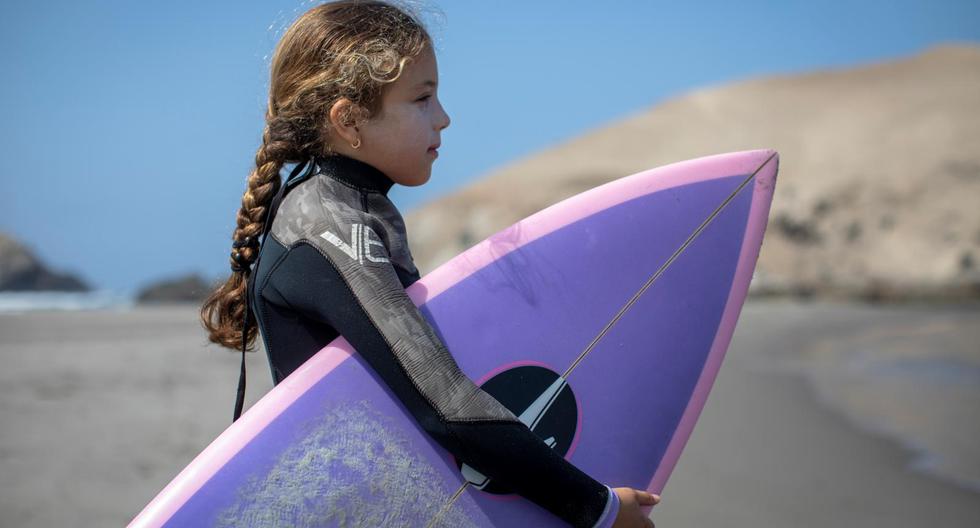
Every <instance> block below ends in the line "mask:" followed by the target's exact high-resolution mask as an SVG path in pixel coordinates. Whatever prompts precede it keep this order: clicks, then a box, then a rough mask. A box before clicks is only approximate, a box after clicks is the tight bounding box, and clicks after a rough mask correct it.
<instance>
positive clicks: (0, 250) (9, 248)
mask: <svg viewBox="0 0 980 528" xmlns="http://www.w3.org/2000/svg"><path fill="white" fill-rule="evenodd" d="M0 291H17V292H26V291H70V292H85V291H89V286H88V285H87V284H86V283H85V282H84V281H83V280H82V279H80V278H78V277H77V276H75V275H72V274H70V273H57V272H54V271H51V270H49V269H48V268H47V267H46V266H45V265H44V264H42V263H41V261H40V259H38V258H37V256H35V255H34V252H33V251H31V250H30V249H28V248H27V246H25V245H24V244H22V243H21V242H18V241H17V240H15V239H14V238H13V237H11V236H10V235H6V234H4V233H0Z"/></svg>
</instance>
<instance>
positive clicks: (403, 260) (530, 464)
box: [249, 155, 619, 527]
mask: <svg viewBox="0 0 980 528" xmlns="http://www.w3.org/2000/svg"><path fill="white" fill-rule="evenodd" d="M311 161H312V163H310V164H309V169H308V170H307V171H306V172H305V173H304V174H303V175H302V176H299V177H295V178H291V179H290V181H288V182H287V183H286V184H284V186H283V190H282V192H281V195H282V197H281V202H279V203H278V207H277V208H275V209H274V211H273V214H274V219H273V221H272V225H271V227H267V235H266V236H265V239H264V240H263V241H262V248H261V253H260V258H259V260H258V263H257V265H256V268H255V270H254V272H253V276H252V277H251V279H250V286H249V287H250V292H249V293H250V295H249V298H250V304H251V307H250V309H251V310H252V312H253V313H254V314H255V317H256V319H257V320H258V323H259V329H260V333H261V335H262V338H263V341H264V343H265V349H266V351H267V353H268V356H269V365H270V367H271V368H272V377H273V380H274V382H275V383H279V382H280V381H282V380H283V378H285V377H286V376H288V375H289V374H290V373H291V372H293V370H295V369H296V368H297V367H299V366H300V365H302V364H303V363H304V362H305V361H306V360H307V359H309V358H310V357H311V356H312V355H313V354H314V353H315V352H316V351H318V350H320V349H321V348H322V347H323V346H324V345H326V344H327V343H329V342H330V341H332V340H333V339H334V338H336V337H337V336H338V335H343V336H344V337H345V338H346V339H347V341H349V342H350V343H351V345H353V347H354V348H355V349H356V350H357V352H358V353H359V354H360V355H361V356H363V357H364V359H365V360H366V361H367V362H368V363H369V364H370V365H371V367H372V368H373V369H374V370H375V371H376V372H377V373H378V375H379V376H380V377H381V378H382V379H383V380H384V381H385V382H386V383H387V384H388V386H389V388H390V389H391V390H392V392H394V394H395V395H396V396H397V397H398V398H399V399H400V400H401V401H402V403H403V404H404V405H405V407H406V408H407V409H408V410H409V412H411V414H412V415H413V416H414V417H415V419H416V420H418V422H419V424H420V425H421V426H422V427H423V429H425V431H426V432H427V433H429V434H430V435H431V436H432V437H433V438H434V439H435V440H436V441H437V442H438V443H439V444H440V445H442V446H443V447H445V448H446V449H447V450H448V451H449V452H451V453H452V454H453V455H454V456H455V457H456V458H457V459H458V460H461V461H463V462H465V463H467V464H469V465H470V466H472V467H473V468H475V469H476V470H478V471H480V472H481V473H483V474H484V475H487V476H489V477H491V478H493V479H494V480H496V481H498V482H500V483H502V484H506V485H508V486H509V487H510V488H511V489H514V490H516V491H517V492H518V493H519V494H521V495H522V496H524V497H526V498H527V499H529V500H531V501H533V502H535V503H536V504H538V505H540V506H541V507H543V508H545V509H547V510H549V511H551V512H552V513H554V514H555V515H557V516H558V517H561V518H562V519H564V520H566V521H568V522H569V523H570V524H572V525H574V526H581V527H593V526H597V525H600V524H601V525H602V526H608V525H611V523H612V520H613V519H614V518H615V516H616V512H617V511H618V508H619V502H618V499H617V498H616V495H615V493H612V491H611V490H610V488H609V487H607V486H605V485H603V484H601V483H599V482H597V481H596V480H594V479H592V478H591V477H589V476H588V475H586V474H585V473H583V472H582V471H580V470H578V469H577V468H576V467H575V466H573V465H572V464H571V463H569V462H568V461H566V460H565V459H564V458H563V457H561V456H560V455H558V454H556V453H555V452H553V451H552V450H551V448H550V447H548V446H547V445H546V444H545V443H544V442H543V441H541V440H540V439H539V438H538V437H537V436H536V435H535V434H534V433H533V432H532V431H531V430H530V429H528V428H527V426H525V425H524V424H522V423H521V422H519V421H518V419H517V417H515V416H514V414H513V413H511V412H510V411H509V410H507V409H506V408H505V407H504V406H502V405H501V404H500V403H499V402H497V400H495V399H494V398H493V397H492V396H490V395H489V394H487V393H486V392H484V391H482V390H481V389H480V388H479V387H477V386H476V385H475V384H474V383H473V382H472V381H471V380H470V379H469V378H467V377H466V376H465V375H464V374H463V373H462V372H461V371H460V369H459V367H458V366H457V364H456V362H455V361H454V360H453V358H452V357H451V356H450V354H449V351H448V350H447V349H446V347H445V345H444V344H443V343H442V342H441V340H440V339H439V338H438V337H437V335H436V334H435V331H434V330H433V329H432V327H431V326H430V325H429V324H428V322H427V321H426V320H425V319H424V318H423V316H422V314H421V312H420V311H419V310H418V308H417V307H416V306H415V305H414V303H412V301H411V300H410V299H409V297H408V295H407V294H406V293H405V288H406V287H408V286H409V285H411V284H412V283H413V282H415V281H416V280H418V279H419V272H418V269H417V268H416V267H415V264H414V263H413V261H412V256H411V254H410V253H409V249H408V243H407V240H406V234H405V225H404V221H403V220H402V217H401V215H400V214H399V212H398V210H397V209H396V208H395V206H394V205H393V204H392V203H391V201H390V200H389V199H388V197H387V193H388V190H389V189H390V188H391V186H392V181H391V180H390V179H389V178H388V177H387V176H386V175H385V174H384V173H383V172H381V171H380V170H378V169H376V168H375V167H373V166H371V165H369V164H367V163H364V162H361V161H359V160H355V159H353V158H350V157H346V156H341V155H333V156H329V157H318V158H315V159H314V160H311Z"/></svg>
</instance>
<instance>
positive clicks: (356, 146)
mask: <svg viewBox="0 0 980 528" xmlns="http://www.w3.org/2000/svg"><path fill="white" fill-rule="evenodd" d="M350 146H351V147H352V148H354V149H355V150H356V149H359V148H361V138H357V142H356V143H351V144H350Z"/></svg>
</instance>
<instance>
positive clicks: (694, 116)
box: [406, 45, 980, 300]
mask: <svg viewBox="0 0 980 528" xmlns="http://www.w3.org/2000/svg"><path fill="white" fill-rule="evenodd" d="M978 145H980V47H976V46H972V45H948V46H940V47H936V48H932V49H929V50H926V51H925V52H923V53H920V54H918V55H915V56H912V57H908V58H904V59H901V60H894V61H889V62H883V63H878V64H871V65H865V66H861V67H856V68H847V69H837V70H828V71H817V72H813V73H807V74H802V75H799V74H797V75H784V76H773V77H767V78H760V79H754V80H747V81H743V82H737V83H731V84H727V85H723V86H717V87H707V88H703V89H699V90H695V91H693V92H690V93H688V94H686V95H683V96H681V97H677V98H674V99H671V100H667V101H665V102H663V103H661V104H659V105H657V106H655V107H653V108H651V109H649V110H647V111H643V112H641V113H639V114H637V115H635V116H633V117H631V118H628V119H625V120H622V121H619V122H616V123H612V124H610V125H609V126H606V127H603V128H601V129H599V130H595V131H593V132H590V133H587V134H585V135H582V136H580V137H578V138H575V139H572V140H570V141H568V142H566V143H564V144H561V145H557V146H555V147H553V148H549V149H547V150H544V151H542V152H540V153H538V154H535V155H533V156H530V157H527V158H525V159H520V160H517V161H515V162H513V163H511V164H509V165H506V166H504V167H502V168H500V169H499V170H497V171H495V172H493V173H491V174H489V175H488V176H486V177H484V178H482V179H481V180H480V181H478V182H476V183H474V184H473V185H471V186H469V187H467V188H464V189H463V190H461V191H459V192H456V193H454V194H451V195H448V196H445V197H443V198H441V199H438V200H435V201H434V202H431V203H429V204H427V205H426V206H424V207H421V208H419V209H416V210H414V211H412V212H411V213H410V214H408V215H407V218H406V221H407V223H408V232H409V235H410V237H411V243H412V248H413V253H414V255H415V257H416V262H417V264H418V266H419V267H420V269H421V270H422V271H423V272H426V271H429V270H431V269H432V268H434V267H435V266H437V265H438V264H440V263H442V262H444V261H446V260H448V259H449V258H450V257H452V256H453V255H456V254H457V253H459V252H460V251H462V250H464V249H466V248H467V247H469V246H471V245H473V244H475V243H476V242H479V241H480V240H482V239H484V238H486V237H487V236H489V235H491V234H493V233H495V232H496V231H498V230H500V229H502V228H504V227H506V226H508V225H510V224H511V223H513V222H515V221H517V220H519V219H521V218H523V217H525V216H527V215H529V214H531V213H533V212H535V211H538V210H540V209H542V208H544V207H546V206H548V205H551V204H553V203H556V202H558V201H560V200H562V199H564V198H566V197H569V196H571V195H573V194H576V193H579V192H581V191H584V190H586V189H589V188H592V187H595V186H597V185H600V184H602V183H605V182H607V181H610V180H612V179H615V178H618V177H620V176H624V175H627V174H632V173H635V172H639V171H641V170H645V169H648V168H651V167H656V166H660V165H664V164H668V163H672V162H676V161H682V160H686V159H690V158H695V157H701V156H706V155H711V154H717V153H722V152H730V151H737V150H749V149H756V148H774V149H776V150H778V151H779V152H780V175H779V184H778V185H777V187H776V196H775V199H774V201H773V205H772V210H771V216H770V224H769V228H768V230H767V233H766V238H765V242H764V244H763V248H762V253H761V255H760V260H759V265H758V273H757V275H756V278H755V280H754V281H753V288H752V291H753V292H754V293H757V294H797V295H805V296H809V295H818V296H841V297H850V298H855V297H856V298H863V299H871V300H888V299H907V298H950V297H959V298H962V297H966V298H976V297H980V148H978Z"/></svg>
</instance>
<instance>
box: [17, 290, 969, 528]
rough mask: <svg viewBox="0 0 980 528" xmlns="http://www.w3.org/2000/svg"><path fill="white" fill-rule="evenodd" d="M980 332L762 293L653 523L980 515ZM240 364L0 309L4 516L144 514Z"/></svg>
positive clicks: (66, 522) (883, 310)
mask: <svg viewBox="0 0 980 528" xmlns="http://www.w3.org/2000/svg"><path fill="white" fill-rule="evenodd" d="M978 342H980V305H977V304H969V305H963V304H960V305H903V306H875V305H862V304H852V303H832V302H826V301H821V302H801V301H789V300H752V301H750V302H749V303H748V304H746V306H745V308H744V309H743V312H742V315H741V317H740V320H739V323H738V326H737V329H736V333H735V336H734V338H733V340H732V347H731V348H730V350H729V352H728V356H727V357H726V359H725V363H724V364H723V366H722V368H721V371H720V373H719V376H718V380H717V383H716V385H715V387H714V389H713V390H712V393H711V395H710V397H709V399H708V403H707V405H706V407H705V409H704V412H703V414H702V416H701V419H700V421H699V422H698V425H697V426H696V427H695V429H694V433H693V435H692V437H691V439H690V442H689V444H688V447H687V449H686V450H685V452H684V454H683V455H682V456H681V458H680V461H679V463H678V465H677V467H676V469H675V471H674V473H673V476H672V477H671V479H670V481H669V482H668V483H667V487H666V489H665V490H664V493H663V503H662V504H660V505H659V506H657V507H656V508H655V509H654V514H653V519H654V520H655V521H656V523H657V525H658V526H659V527H661V528H663V527H669V526H727V527H743V526H744V527H749V526H752V527H758V526H827V525H835V526H840V525H843V526H868V525H873V526H879V525H881V526H885V525H887V526H922V525H937V526H964V527H965V526H977V525H980V448H977V447H975V444H976V438H978V437H980V347H978V345H977V344H976V343H978ZM239 359H240V358H239V355H238V354H237V353H235V352H234V351H230V350H227V349H223V348H220V347H217V346H214V345H209V344H207V343H206V339H205V333H204V331H203V329H202V328H201V327H200V323H199V321H198V315H197V307H196V306H193V305H174V306H156V307H153V306H137V307H135V308H125V309H118V310H113V309H103V310H85V311H30V312H24V313H6V314H0V360H2V361H3V365H4V368H3V369H0V423H2V424H3V427H2V434H0V472H2V474H3V475H4V478H3V480H2V482H0V525H2V526H18V527H20V526H24V527H50V526H93V527H95V526H99V527H101V526H119V525H125V524H126V523H128V522H129V521H130V520H131V519H132V518H133V517H134V516H135V515H136V514H137V513H138V512H139V511H140V510H141V509H142V507H143V506H144V505H145V504H146V503H147V502H149V501H150V500H151V499H152V498H153V497H154V496H155V495H156V493H157V492H159V491H160V490H161V489H162V488H163V487H164V486H165V485H166V484H167V483H168V482H169V481H170V480H171V479H172V478H173V477H174V476H175V475H176V474H177V473H178V472H179V471H180V470H181V469H182V468H183V467H184V466H185V465H186V464H187V463H188V462H190V461H191V460H192V459H193V458H194V456H195V455H196V454H197V453H199V452H200V451H201V450H202V449H203V448H204V447H205V446H207V445H208V443H210V441H211V440H213V439H214V438H215V437H216V436H217V435H218V434H219V433H220V432H221V431H222V430H223V429H224V428H225V427H226V426H227V425H228V424H229V423H230V420H231V415H232V407H233V404H234V399H235V387H236V384H237V381H238V362H239ZM248 368H249V377H248V380H249V385H248V393H247V394H248V396H247V399H246V405H251V404H252V403H254V402H255V401H256V400H258V399H259V398H260V397H261V396H262V395H263V394H264V393H265V392H267V391H268V390H269V389H270V388H271V378H270V375H269V369H268V365H267V363H266V359H265V356H264V353H263V352H261V351H259V352H257V353H250V354H248ZM610 484H613V485H615V483H610Z"/></svg>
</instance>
